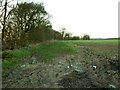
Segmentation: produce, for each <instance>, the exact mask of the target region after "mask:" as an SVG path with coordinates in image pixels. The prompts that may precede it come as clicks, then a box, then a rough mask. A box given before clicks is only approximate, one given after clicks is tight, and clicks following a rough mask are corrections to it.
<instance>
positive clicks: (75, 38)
mask: <svg viewBox="0 0 120 90" xmlns="http://www.w3.org/2000/svg"><path fill="white" fill-rule="evenodd" d="M79 39H80V37H79V36H73V37H72V40H79Z"/></svg>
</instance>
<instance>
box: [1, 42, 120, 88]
mask: <svg viewBox="0 0 120 90" xmlns="http://www.w3.org/2000/svg"><path fill="white" fill-rule="evenodd" d="M118 43H119V42H118V40H64V41H50V42H44V43H40V44H36V45H29V46H28V47H24V48H21V49H16V50H13V51H10V50H9V51H3V55H4V58H3V60H2V64H3V87H4V88H16V87H17V88H28V87H29V88H41V87H42V88H90V87H91V88H120V85H119V82H118V80H119V77H118V76H119V75H120V66H119V61H120V60H119V57H118V54H119V53H118V51H120V50H118V49H119V48H118Z"/></svg>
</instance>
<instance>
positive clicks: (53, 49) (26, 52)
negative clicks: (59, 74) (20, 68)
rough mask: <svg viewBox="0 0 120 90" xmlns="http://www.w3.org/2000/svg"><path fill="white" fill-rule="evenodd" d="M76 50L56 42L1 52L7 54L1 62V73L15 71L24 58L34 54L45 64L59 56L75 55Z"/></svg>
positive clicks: (73, 47) (64, 43) (66, 44)
mask: <svg viewBox="0 0 120 90" xmlns="http://www.w3.org/2000/svg"><path fill="white" fill-rule="evenodd" d="M76 49H77V47H76V46H74V45H73V44H68V43H66V42H59V41H56V42H45V43H40V44H36V45H32V46H31V47H29V48H28V47H27V48H21V49H16V50H8V51H3V53H6V52H7V53H8V57H6V58H5V59H4V60H2V66H3V72H8V71H9V70H13V69H15V68H16V67H17V65H19V64H21V63H24V62H23V59H24V58H25V57H29V56H31V55H32V53H34V52H35V53H37V54H38V55H40V56H42V57H43V59H44V62H45V63H49V62H51V61H52V58H54V57H57V56H59V55H62V54H73V53H75V51H76Z"/></svg>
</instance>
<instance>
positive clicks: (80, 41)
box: [61, 40, 120, 43]
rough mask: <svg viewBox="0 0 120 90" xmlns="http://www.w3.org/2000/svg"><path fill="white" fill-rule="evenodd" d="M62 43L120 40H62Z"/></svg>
mask: <svg viewBox="0 0 120 90" xmlns="http://www.w3.org/2000/svg"><path fill="white" fill-rule="evenodd" d="M61 42H91V43H93V42H120V40H62V41H61Z"/></svg>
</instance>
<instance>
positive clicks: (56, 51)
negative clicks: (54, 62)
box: [31, 41, 77, 61]
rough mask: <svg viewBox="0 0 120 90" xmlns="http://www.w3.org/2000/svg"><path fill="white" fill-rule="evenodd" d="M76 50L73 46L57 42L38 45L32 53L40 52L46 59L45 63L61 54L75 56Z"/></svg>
mask: <svg viewBox="0 0 120 90" xmlns="http://www.w3.org/2000/svg"><path fill="white" fill-rule="evenodd" d="M76 48H77V47H76ZM76 48H75V46H74V45H73V44H68V43H65V42H59V41H56V42H48V43H42V44H38V45H36V46H34V47H33V48H32V49H31V51H35V52H38V53H39V54H40V55H41V56H43V57H44V58H45V61H50V60H51V59H52V58H54V57H56V56H59V55H61V54H73V53H74V52H75V51H76Z"/></svg>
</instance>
